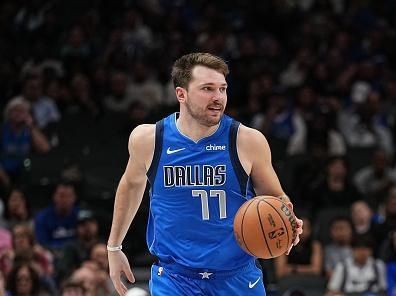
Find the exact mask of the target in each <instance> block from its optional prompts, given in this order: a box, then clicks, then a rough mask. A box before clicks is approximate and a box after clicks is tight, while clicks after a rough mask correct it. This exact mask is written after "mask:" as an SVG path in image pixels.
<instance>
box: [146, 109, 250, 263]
mask: <svg viewBox="0 0 396 296" xmlns="http://www.w3.org/2000/svg"><path fill="white" fill-rule="evenodd" d="M176 119H177V113H174V114H171V115H170V116H168V117H166V118H164V119H163V120H161V121H160V122H158V123H157V124H156V137H155V138H156V140H155V150H154V157H153V161H152V164H151V167H150V169H149V171H148V173H147V176H148V179H149V182H150V185H151V189H150V215H149V221H148V227H147V244H148V247H149V250H150V252H151V253H152V254H154V255H155V256H157V257H158V258H159V260H160V261H162V262H165V263H177V264H181V265H183V266H188V267H191V268H208V269H214V270H229V269H235V268H238V267H240V266H243V265H245V264H247V262H248V261H251V260H252V259H253V257H252V256H250V255H248V254H247V253H245V252H244V251H243V250H242V249H241V248H240V247H239V245H238V243H237V242H236V240H235V238H234V233H233V221H234V217H235V214H236V212H237V210H238V209H239V207H240V206H241V205H242V204H243V203H244V202H245V201H246V200H248V199H250V198H251V197H252V196H253V189H252V186H251V182H250V179H249V176H248V175H247V174H246V172H245V171H244V169H243V167H242V165H241V163H240V161H239V158H238V155H237V148H236V138H237V132H238V127H239V122H237V121H235V120H233V119H232V118H230V117H228V116H226V115H224V116H223V117H222V119H221V122H220V125H219V128H218V129H217V130H216V132H214V133H213V134H212V135H210V136H208V137H205V138H203V139H200V140H199V141H198V142H194V141H193V140H191V139H190V138H188V137H186V136H185V135H183V134H182V133H181V132H180V131H179V130H178V128H177V126H176Z"/></svg>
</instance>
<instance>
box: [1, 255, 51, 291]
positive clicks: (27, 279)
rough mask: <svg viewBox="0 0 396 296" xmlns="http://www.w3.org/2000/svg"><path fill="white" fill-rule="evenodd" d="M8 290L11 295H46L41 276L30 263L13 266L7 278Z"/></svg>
mask: <svg viewBox="0 0 396 296" xmlns="http://www.w3.org/2000/svg"><path fill="white" fill-rule="evenodd" d="M7 292H9V293H10V295H11V296H45V295H48V294H47V293H45V292H43V291H42V287H41V285H40V281H39V276H38V274H37V272H36V271H35V269H34V268H33V267H32V266H31V265H30V264H29V263H26V262H25V263H20V264H17V265H15V266H14V267H13V269H12V271H11V272H10V274H9V275H8V278H7Z"/></svg>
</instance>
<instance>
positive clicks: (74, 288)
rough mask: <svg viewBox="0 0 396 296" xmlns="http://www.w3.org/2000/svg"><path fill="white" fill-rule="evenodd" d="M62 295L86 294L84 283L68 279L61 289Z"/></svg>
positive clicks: (79, 295) (82, 295)
mask: <svg viewBox="0 0 396 296" xmlns="http://www.w3.org/2000/svg"><path fill="white" fill-rule="evenodd" d="M60 295H61V296H84V295H85V289H84V286H83V285H82V283H80V282H73V281H66V282H65V283H64V284H63V285H62V287H61V290H60Z"/></svg>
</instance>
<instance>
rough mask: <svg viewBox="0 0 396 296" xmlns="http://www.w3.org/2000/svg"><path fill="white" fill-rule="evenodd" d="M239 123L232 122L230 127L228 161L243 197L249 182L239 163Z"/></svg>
mask: <svg viewBox="0 0 396 296" xmlns="http://www.w3.org/2000/svg"><path fill="white" fill-rule="evenodd" d="M239 126H240V122H238V121H236V120H233V121H232V123H231V127H230V159H231V163H232V167H233V168H234V171H235V173H236V175H237V178H238V182H239V186H240V188H241V193H242V194H243V195H246V194H247V186H248V181H249V176H248V174H246V172H245V169H244V168H243V166H242V163H241V161H240V160H239V156H238V149H237V137H238V129H239Z"/></svg>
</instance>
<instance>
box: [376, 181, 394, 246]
mask: <svg viewBox="0 0 396 296" xmlns="http://www.w3.org/2000/svg"><path fill="white" fill-rule="evenodd" d="M384 216H385V217H384V221H382V223H379V224H377V225H375V227H374V229H373V231H374V235H375V241H376V242H377V244H378V246H380V245H381V244H382V243H383V242H384V240H385V239H386V238H387V236H388V233H391V232H392V231H393V230H396V187H392V188H391V189H390V190H389V192H388V195H387V197H386V199H385V208H384Z"/></svg>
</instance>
